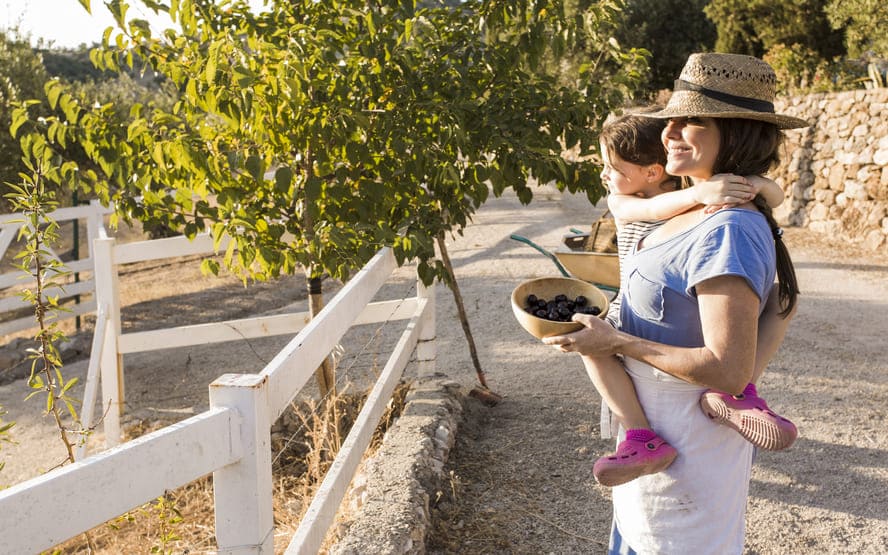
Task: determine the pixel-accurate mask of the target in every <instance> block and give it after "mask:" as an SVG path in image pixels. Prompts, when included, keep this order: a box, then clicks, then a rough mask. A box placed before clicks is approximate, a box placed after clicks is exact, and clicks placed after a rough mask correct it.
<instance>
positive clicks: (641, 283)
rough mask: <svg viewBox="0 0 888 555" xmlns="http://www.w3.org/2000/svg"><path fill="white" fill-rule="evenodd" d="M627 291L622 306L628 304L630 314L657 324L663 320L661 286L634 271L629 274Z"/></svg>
mask: <svg viewBox="0 0 888 555" xmlns="http://www.w3.org/2000/svg"><path fill="white" fill-rule="evenodd" d="M627 289H628V292H627V293H626V296H625V297H624V298H623V304H626V303H628V304H629V306H630V307H631V310H632V312H634V313H635V314H637V315H638V316H640V317H641V318H644V319H645V320H651V321H654V322H659V321H661V320H662V319H663V286H661V285H660V284H659V283H656V282H653V281H651V280H649V279H648V278H646V277H644V276H643V275H641V274H640V273H639V271H638V270H637V269H636V270H633V271H632V273H631V274H629V280H628V288H627Z"/></svg>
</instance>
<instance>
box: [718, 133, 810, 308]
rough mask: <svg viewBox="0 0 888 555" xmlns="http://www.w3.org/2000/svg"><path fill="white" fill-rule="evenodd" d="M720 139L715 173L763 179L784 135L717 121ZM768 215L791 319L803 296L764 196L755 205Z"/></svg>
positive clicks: (776, 157)
mask: <svg viewBox="0 0 888 555" xmlns="http://www.w3.org/2000/svg"><path fill="white" fill-rule="evenodd" d="M714 121H715V124H716V126H717V127H718V132H719V136H720V140H721V143H720V145H719V151H718V157H717V158H716V159H715V165H714V167H713V168H712V173H713V175H714V174H717V173H733V174H736V175H763V174H765V173H767V172H768V170H769V169H771V167H772V166H774V165H775V164H777V162H778V161H779V159H780V155H779V150H780V146H781V145H782V144H783V132H782V131H780V129H778V128H777V126H776V125H774V124H773V123H768V122H764V121H758V120H751V119H737V118H715V119H714ZM753 202H754V203H755V205H756V207H757V208H758V209H759V211H760V212H761V213H762V214H764V216H765V219H766V220H767V221H768V225H769V226H770V228H771V232H772V233H773V235H774V245H775V248H776V251H777V277H778V280H779V289H778V293H779V298H780V307H781V308H782V309H783V310H782V311H781V312H780V315H781V316H787V315H788V314H790V313H791V312H792V310H793V309H794V308H795V304H796V299H797V297H798V295H799V287H798V281H797V280H796V275H795V268H794V267H793V264H792V259H791V258H790V256H789V251H788V250H787V249H786V245H785V244H784V243H783V239H782V234H783V232H782V230H781V229H780V226H778V225H777V222H776V221H775V220H774V216H773V215H772V213H771V207H770V206H768V203H767V202H765V199H764V198H762V196H761V195H756V197H755V200H754V201H753Z"/></svg>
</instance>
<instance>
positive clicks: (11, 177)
mask: <svg viewBox="0 0 888 555" xmlns="http://www.w3.org/2000/svg"><path fill="white" fill-rule="evenodd" d="M48 79H49V75H48V74H47V72H46V69H45V68H44V67H43V61H42V60H41V58H40V56H39V55H38V54H36V53H35V52H34V50H33V49H32V48H31V45H30V44H29V41H28V38H27V37H24V36H21V35H20V34H19V33H18V31H17V30H15V29H13V30H11V31H7V32H6V33H3V34H0V128H3V129H8V128H9V124H10V123H11V121H12V112H13V109H14V106H15V104H16V103H17V102H21V101H23V100H27V99H31V98H34V99H44V100H45V98H46V97H45V96H44V94H43V85H44V83H45V82H46V81H47V80H48ZM48 113H49V111H48V110H46V109H45V107H44V108H43V109H42V110H41V109H40V108H38V107H35V108H34V112H33V117H35V118H36V117H40V116H42V115H47V114H48ZM25 169H26V168H25V166H24V165H23V164H22V161H21V149H20V147H19V144H18V141H16V140H13V138H12V137H10V136H9V135H8V134H7V133H2V134H0V184H2V185H0V187H2V189H0V199H2V200H0V211H3V212H8V211H10V209H9V203H8V202H7V200H6V196H5V195H6V193H7V192H8V191H9V188H8V186H7V185H5V184H6V183H10V182H12V183H15V182H18V175H19V174H20V173H21V172H23V171H25Z"/></svg>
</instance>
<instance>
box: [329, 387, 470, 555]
mask: <svg viewBox="0 0 888 555" xmlns="http://www.w3.org/2000/svg"><path fill="white" fill-rule="evenodd" d="M461 416H462V393H461V391H460V384H458V383H457V382H455V381H453V380H451V379H448V378H447V377H446V376H445V375H443V374H440V373H436V374H433V375H430V376H427V377H423V378H418V379H417V380H416V381H415V382H414V384H413V387H412V388H411V390H410V392H409V393H408V394H407V398H406V404H405V407H404V411H403V413H402V414H401V416H400V417H399V418H398V420H397V421H396V422H395V424H394V426H392V428H390V429H389V431H388V432H387V433H386V435H385V438H384V439H383V443H382V446H381V447H380V448H379V449H378V450H377V452H376V453H375V454H374V455H373V456H372V457H371V458H369V459H368V460H367V461H365V463H364V465H363V467H362V469H360V470H359V471H358V473H357V475H356V476H355V478H354V480H353V482H352V489H351V490H350V492H349V494H348V497H347V500H346V503H348V510H347V512H348V518H347V520H346V521H344V522H342V523H340V524H339V526H338V529H337V536H338V537H339V538H340V539H339V541H338V542H337V543H336V544H335V545H334V546H332V547H331V548H330V550H329V553H330V554H335V555H366V554H367V553H387V554H392V555H400V554H407V553H411V554H412V553H425V540H426V534H427V532H428V529H429V526H430V523H431V518H430V513H429V498H430V492H435V491H437V489H438V488H439V486H440V484H442V483H443V481H444V480H445V476H444V464H445V462H446V461H447V458H448V456H449V455H450V450H451V448H452V447H453V444H454V441H455V439H456V432H457V427H458V423H459V421H460V419H461Z"/></svg>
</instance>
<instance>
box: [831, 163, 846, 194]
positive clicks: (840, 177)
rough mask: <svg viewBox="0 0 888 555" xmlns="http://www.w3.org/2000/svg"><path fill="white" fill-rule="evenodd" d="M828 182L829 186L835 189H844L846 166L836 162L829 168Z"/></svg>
mask: <svg viewBox="0 0 888 555" xmlns="http://www.w3.org/2000/svg"><path fill="white" fill-rule="evenodd" d="M827 183H828V184H829V188H830V189H832V190H834V191H842V190H844V189H845V167H844V166H843V165H841V164H836V165H835V166H833V167H832V168H830V170H829V176H828V177H827Z"/></svg>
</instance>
